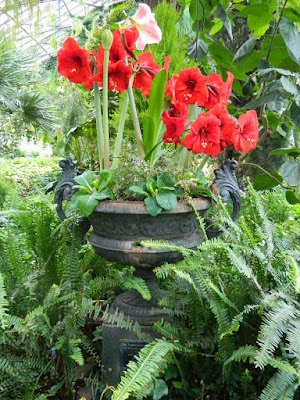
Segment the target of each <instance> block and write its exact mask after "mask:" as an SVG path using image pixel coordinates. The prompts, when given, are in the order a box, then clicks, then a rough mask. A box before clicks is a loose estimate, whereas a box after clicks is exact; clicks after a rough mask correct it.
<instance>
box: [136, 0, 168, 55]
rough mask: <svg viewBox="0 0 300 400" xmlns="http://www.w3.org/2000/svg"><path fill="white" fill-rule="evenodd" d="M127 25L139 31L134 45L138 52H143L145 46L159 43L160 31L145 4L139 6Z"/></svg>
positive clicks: (152, 14)
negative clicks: (133, 26)
mask: <svg viewBox="0 0 300 400" xmlns="http://www.w3.org/2000/svg"><path fill="white" fill-rule="evenodd" d="M128 24H129V25H135V26H136V27H137V29H138V31H139V38H138V40H137V42H136V44H135V45H136V48H137V49H138V50H144V48H145V46H146V44H152V43H159V42H160V41H161V29H160V27H159V26H158V25H157V22H156V20H155V16H154V13H153V12H151V8H150V7H149V6H148V5H147V4H144V3H141V4H139V8H138V10H137V12H136V13H135V14H134V15H133V16H132V17H130V19H129V21H128Z"/></svg>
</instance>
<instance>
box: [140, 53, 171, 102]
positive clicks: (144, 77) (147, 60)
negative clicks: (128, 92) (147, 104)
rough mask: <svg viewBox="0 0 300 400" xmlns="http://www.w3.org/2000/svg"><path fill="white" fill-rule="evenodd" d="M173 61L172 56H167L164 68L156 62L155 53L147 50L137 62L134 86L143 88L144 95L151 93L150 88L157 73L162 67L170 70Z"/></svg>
mask: <svg viewBox="0 0 300 400" xmlns="http://www.w3.org/2000/svg"><path fill="white" fill-rule="evenodd" d="M170 62H171V58H170V57H165V64H164V66H163V68H161V67H160V66H159V65H157V64H155V61H154V59H153V55H152V54H151V53H150V52H149V51H147V52H146V53H142V54H140V55H139V57H138V64H136V63H135V67H134V68H136V69H137V73H136V74H135V77H134V81H133V85H132V87H133V88H134V89H141V90H142V95H143V96H149V95H150V89H151V85H152V82H153V79H154V77H155V75H157V74H158V73H159V72H160V71H161V70H162V69H166V70H167V71H168V69H169V64H170Z"/></svg>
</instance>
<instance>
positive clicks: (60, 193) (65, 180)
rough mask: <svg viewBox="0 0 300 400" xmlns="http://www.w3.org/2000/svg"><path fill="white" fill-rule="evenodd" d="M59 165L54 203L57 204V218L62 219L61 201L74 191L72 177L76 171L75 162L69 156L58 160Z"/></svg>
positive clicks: (64, 215)
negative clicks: (59, 171)
mask: <svg viewBox="0 0 300 400" xmlns="http://www.w3.org/2000/svg"><path fill="white" fill-rule="evenodd" d="M59 166H60V168H61V169H62V173H61V176H60V178H59V181H58V184H57V186H56V188H55V193H54V203H55V204H57V208H56V212H57V214H58V216H59V218H60V219H61V220H62V221H64V220H65V219H66V214H65V212H64V210H63V208H62V203H63V200H71V197H72V195H73V193H74V189H73V186H74V185H75V181H74V178H75V177H76V176H77V175H78V171H77V170H76V169H75V163H74V162H73V161H72V159H71V158H64V159H63V160H60V162H59Z"/></svg>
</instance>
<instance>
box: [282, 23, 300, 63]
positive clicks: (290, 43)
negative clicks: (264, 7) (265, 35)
mask: <svg viewBox="0 0 300 400" xmlns="http://www.w3.org/2000/svg"><path fill="white" fill-rule="evenodd" d="M279 31H280V33H281V36H282V37H283V40H284V41H285V44H286V47H287V50H288V52H289V55H290V57H291V58H292V59H293V60H294V61H295V62H296V63H297V64H299V65H300V34H299V32H298V30H297V27H296V25H295V24H294V23H293V22H291V21H288V20H287V19H285V18H282V19H281V21H280V23H279Z"/></svg>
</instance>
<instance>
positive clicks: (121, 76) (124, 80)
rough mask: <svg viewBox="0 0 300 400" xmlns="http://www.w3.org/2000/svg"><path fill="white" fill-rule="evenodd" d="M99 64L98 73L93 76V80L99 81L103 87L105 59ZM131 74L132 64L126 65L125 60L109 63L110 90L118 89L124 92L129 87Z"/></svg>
mask: <svg viewBox="0 0 300 400" xmlns="http://www.w3.org/2000/svg"><path fill="white" fill-rule="evenodd" d="M98 60H99V58H98ZM101 61H102V63H101ZM97 66H98V74H97V75H95V76H94V77H93V81H97V82H99V86H100V87H102V86H103V60H100V62H99V63H98V64H97ZM130 76H131V67H130V65H125V64H124V62H123V61H118V62H116V63H110V64H109V65H108V90H117V91H118V92H120V93H122V92H123V91H124V90H126V89H127V87H128V84H129V79H130Z"/></svg>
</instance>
